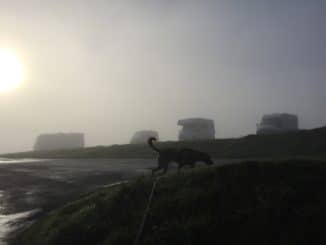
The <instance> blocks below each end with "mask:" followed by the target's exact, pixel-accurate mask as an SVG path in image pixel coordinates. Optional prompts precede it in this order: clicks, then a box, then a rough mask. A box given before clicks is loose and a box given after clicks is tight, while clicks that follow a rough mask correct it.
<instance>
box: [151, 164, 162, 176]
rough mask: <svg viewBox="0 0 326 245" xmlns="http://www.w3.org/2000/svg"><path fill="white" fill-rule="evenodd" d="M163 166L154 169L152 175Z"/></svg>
mask: <svg viewBox="0 0 326 245" xmlns="http://www.w3.org/2000/svg"><path fill="white" fill-rule="evenodd" d="M161 168H162V167H161V166H158V167H156V168H154V169H152V176H153V175H154V174H155V172H157V171H159V170H160V169H161Z"/></svg>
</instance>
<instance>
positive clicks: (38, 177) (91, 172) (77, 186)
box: [0, 159, 155, 245]
mask: <svg viewBox="0 0 326 245" xmlns="http://www.w3.org/2000/svg"><path fill="white" fill-rule="evenodd" d="M153 166H155V160H149V159H144V160H143V159H130V160H125V159H124V160H121V159H119V160H113V159H110V160H108V159H94V160H91V159H88V160H61V159H60V160H26V159H25V160H24V159H22V160H5V159H2V160H0V245H3V244H6V238H8V235H9V234H10V235H11V236H13V235H15V232H12V231H13V230H14V229H17V228H20V227H21V225H22V224H26V223H27V222H29V221H31V220H33V219H35V218H37V217H39V216H40V215H42V213H44V212H46V211H49V210H52V209H54V208H57V207H59V206H61V205H63V204H64V203H66V202H68V201H70V200H74V199H76V198H78V197H79V196H80V195H83V194H85V193H87V192H90V191H92V190H95V189H96V188H98V187H101V186H104V185H108V184H112V183H116V182H119V181H123V180H127V179H130V178H131V177H134V176H138V175H142V174H144V173H146V172H148V169H149V168H152V167H153Z"/></svg>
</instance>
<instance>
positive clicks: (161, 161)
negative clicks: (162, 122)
mask: <svg viewBox="0 0 326 245" xmlns="http://www.w3.org/2000/svg"><path fill="white" fill-rule="evenodd" d="M155 140H156V139H155V138H153V137H152V138H149V139H148V144H149V146H150V147H151V148H152V149H153V150H154V151H156V152H158V154H159V157H158V166H157V168H155V169H153V170H152V174H154V173H155V172H156V171H159V170H160V169H163V173H164V174H165V173H166V172H167V170H168V168H169V164H170V163H171V162H176V163H177V164H178V171H179V170H180V169H181V168H182V167H183V166H185V165H190V166H191V167H195V165H196V162H204V163H206V164H208V165H211V164H213V161H212V159H211V158H210V156H209V155H208V154H207V153H204V152H201V151H197V150H192V149H187V148H183V149H180V150H178V149H175V148H167V149H163V150H161V149H158V148H157V147H156V146H154V145H153V141H155Z"/></svg>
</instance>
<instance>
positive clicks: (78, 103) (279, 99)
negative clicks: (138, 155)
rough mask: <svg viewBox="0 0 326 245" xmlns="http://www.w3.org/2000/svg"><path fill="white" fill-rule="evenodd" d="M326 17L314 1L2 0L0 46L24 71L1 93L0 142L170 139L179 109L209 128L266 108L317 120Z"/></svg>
mask: <svg viewBox="0 0 326 245" xmlns="http://www.w3.org/2000/svg"><path fill="white" fill-rule="evenodd" d="M325 23H326V2H325V1H323V0H320V1H318V0H312V1H307V0H273V1H268V0H237V1H236V0H216V1H213V0H212V1H208V0H207V1H199V0H198V1H195V0H193V1H191V0H184V1H182V0H161V1H158V0H156V1H155V0H147V1H146V0H126V1H124V0H116V1H114V0H105V1H104V0H93V1H82V0H79V1H77V0H75V1H73V0H68V1H54V0H40V1H35V0H29V1H18V0H10V1H9V0H0V47H7V48H11V49H13V50H14V51H15V52H16V53H17V54H18V55H19V56H20V58H21V60H22V61H23V62H24V66H25V69H26V79H25V81H24V83H23V85H22V86H21V87H20V88H18V89H16V90H15V91H12V92H10V93H1V94H0V112H1V117H0V118H1V121H0V135H1V141H0V152H14V151H24V150H30V149H32V146H33V143H34V140H35V138H36V136H37V135H38V134H41V133H52V132H84V133H85V135H86V144H87V145H88V146H92V145H110V144H121V143H127V142H129V140H130V138H131V136H132V134H133V133H134V132H135V131H136V130H141V129H154V130H158V131H159V134H160V138H161V139H162V140H175V139H176V138H177V134H178V130H179V128H178V126H177V124H176V123H177V120H178V119H181V118H186V117H206V118H212V119H214V120H215V126H216V136H217V137H218V138H225V137H240V136H244V135H247V134H252V133H255V130H256V123H257V122H258V121H259V120H260V118H261V116H262V115H263V114H265V113H273V112H288V113H295V114H298V116H299V120H300V127H301V128H314V127H320V126H324V125H326V113H325V112H326V109H325V104H326V79H325V78H326V69H325V65H326V28H325Z"/></svg>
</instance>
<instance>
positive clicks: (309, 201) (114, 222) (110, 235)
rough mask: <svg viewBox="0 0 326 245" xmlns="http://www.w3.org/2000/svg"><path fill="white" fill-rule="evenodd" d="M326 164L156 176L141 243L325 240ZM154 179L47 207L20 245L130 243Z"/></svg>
mask: <svg viewBox="0 0 326 245" xmlns="http://www.w3.org/2000/svg"><path fill="white" fill-rule="evenodd" d="M325 164H326V162H319V161H308V160H305V161H303V160H301V161H295V160H293V161H286V162H261V163H259V162H245V163H243V164H239V165H229V166H223V167H217V168H216V167H210V168H201V169H197V170H193V171H184V172H183V173H181V174H179V175H178V174H171V175H168V176H166V177H163V178H161V179H160V180H159V181H158V183H157V187H156V190H155V192H154V196H153V201H152V204H151V206H150V209H149V215H148V218H147V220H146V223H145V226H144V230H143V233H142V236H141V240H140V244H157V245H163V244H171V245H173V244H178V245H183V244H185V245H186V244H187V245H192V244H239V243H243V244H259V245H261V244H286V245H288V244H324V243H325V242H326V235H325V232H324V225H322V224H325V218H326V209H325V205H326V196H325V194H324V193H325V188H326V165H325ZM153 180H154V179H153V178H148V177H143V178H140V179H137V180H135V181H132V182H130V183H128V184H123V185H121V186H117V187H111V188H104V189H101V190H99V191H97V192H95V193H91V194H89V195H86V196H84V197H82V198H81V199H79V200H77V201H75V202H73V203H70V204H68V205H66V206H65V207H63V208H61V209H59V210H57V211H54V212H52V213H50V214H49V215H48V216H47V217H44V218H43V219H41V220H40V221H39V222H37V223H35V224H34V225H32V226H31V227H30V228H29V229H28V230H26V231H25V232H24V233H23V234H22V236H20V238H19V239H18V240H17V241H16V244H20V245H32V244H33V245H47V244H48V245H56V244H60V245H65V244H80V245H83V244H94V245H96V244H102V245H117V244H133V242H134V239H135V237H136V234H137V230H138V228H139V225H140V223H141V219H142V216H143V213H144V210H145V207H146V205H147V201H148V196H149V193H150V191H151V188H152V184H153Z"/></svg>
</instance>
